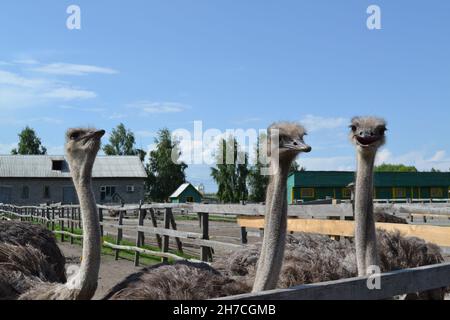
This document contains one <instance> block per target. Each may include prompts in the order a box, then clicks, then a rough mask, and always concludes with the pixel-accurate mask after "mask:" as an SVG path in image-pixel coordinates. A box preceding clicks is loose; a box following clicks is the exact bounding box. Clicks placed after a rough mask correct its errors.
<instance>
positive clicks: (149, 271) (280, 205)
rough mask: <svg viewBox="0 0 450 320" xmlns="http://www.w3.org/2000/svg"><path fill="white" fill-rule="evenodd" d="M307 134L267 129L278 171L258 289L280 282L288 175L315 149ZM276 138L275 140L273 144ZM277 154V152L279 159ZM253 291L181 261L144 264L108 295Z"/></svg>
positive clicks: (203, 295)
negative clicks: (306, 139)
mask: <svg viewBox="0 0 450 320" xmlns="http://www.w3.org/2000/svg"><path fill="white" fill-rule="evenodd" d="M304 134H305V131H304V129H303V128H302V127H300V126H299V125H297V124H292V123H276V124H273V125H272V126H271V127H270V128H269V142H270V147H271V149H270V151H271V152H270V156H271V159H272V162H271V168H270V169H271V171H272V172H273V173H274V174H273V175H272V179H271V183H270V185H269V188H268V193H267V196H268V198H267V200H268V201H267V202H266V208H267V209H266V215H267V219H266V232H265V235H264V240H265V242H264V245H263V250H262V252H261V261H264V263H262V264H261V265H260V267H259V269H258V271H257V272H256V280H255V286H254V287H253V289H254V290H265V289H270V288H271V287H273V286H275V285H276V283H277V281H278V277H279V272H280V269H281V263H282V261H283V260H282V259H283V249H284V242H285V236H286V210H287V202H286V178H287V174H288V170H289V167H290V165H291V162H292V161H293V160H294V158H295V156H296V155H297V154H298V153H300V152H309V151H310V150H311V147H309V146H307V145H305V143H304V142H303V135H304ZM274 139H276V140H274ZM274 141H276V143H272V142H274ZM276 155H279V160H280V161H279V162H278V157H276ZM250 290H251V284H247V283H245V282H242V281H236V280H234V279H232V278H231V277H228V276H226V275H224V274H221V273H220V272H218V271H217V270H215V269H214V268H212V267H210V266H209V265H206V264H204V263H192V262H188V261H183V262H177V263H175V264H173V265H168V264H159V265H156V266H151V267H148V268H144V269H142V270H141V271H140V272H138V273H136V274H133V275H131V276H129V277H127V278H126V279H124V280H123V281H122V282H120V283H119V284H117V285H116V286H115V287H114V288H112V289H111V290H110V292H109V293H108V294H107V295H106V296H105V297H104V299H111V300H180V299H181V300H191V299H211V298H218V297H224V296H230V295H235V294H240V293H247V292H249V291H250Z"/></svg>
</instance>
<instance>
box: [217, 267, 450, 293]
mask: <svg viewBox="0 0 450 320" xmlns="http://www.w3.org/2000/svg"><path fill="white" fill-rule="evenodd" d="M376 277H379V278H378V280H379V284H380V287H379V289H369V287H368V282H370V283H373V281H375V280H376ZM448 286H450V263H442V264H436V265H429V266H424V267H419V268H414V269H404V270H399V271H393V272H387V273H382V274H380V275H372V276H370V278H369V277H360V278H349V279H342V280H337V281H329V282H323V283H314V284H307V285H301V286H296V287H292V288H289V289H278V290H271V291H265V292H258V293H248V294H242V295H237V296H232V297H225V298H222V299H219V300H382V299H390V298H392V297H394V296H398V295H403V294H408V293H415V292H423V291H427V290H432V289H438V288H445V287H448Z"/></svg>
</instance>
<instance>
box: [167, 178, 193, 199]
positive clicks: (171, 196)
mask: <svg viewBox="0 0 450 320" xmlns="http://www.w3.org/2000/svg"><path fill="white" fill-rule="evenodd" d="M189 185H190V183H189V182H188V183H183V184H182V185H181V186H179V187H178V189H177V190H176V191H175V192H174V193H172V194H171V195H170V197H169V198H177V197H179V196H180V194H182V193H183V191H184V190H186V188H187V187H189Z"/></svg>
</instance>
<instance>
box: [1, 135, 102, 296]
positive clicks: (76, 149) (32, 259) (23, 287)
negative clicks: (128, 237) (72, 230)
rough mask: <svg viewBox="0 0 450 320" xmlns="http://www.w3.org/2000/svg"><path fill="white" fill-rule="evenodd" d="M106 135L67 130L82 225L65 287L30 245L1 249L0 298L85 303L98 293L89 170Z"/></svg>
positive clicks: (97, 243) (97, 246)
mask: <svg viewBox="0 0 450 320" xmlns="http://www.w3.org/2000/svg"><path fill="white" fill-rule="evenodd" d="M104 134H105V131H103V130H101V131H94V130H92V129H70V130H69V131H68V132H67V135H66V145H65V150H66V155H67V159H68V162H69V166H70V172H71V174H72V179H73V183H74V185H75V189H76V192H77V195H78V199H79V201H80V210H81V215H82V223H83V226H82V227H83V235H84V237H83V260H82V262H81V266H80V269H79V270H78V271H77V272H76V273H75V274H74V275H73V276H72V277H71V278H69V279H68V281H67V282H66V283H57V282H54V281H52V280H53V278H52V277H54V275H53V274H52V270H51V265H50V264H49V263H48V261H46V259H45V255H44V253H43V251H41V250H39V248H34V247H32V246H30V245H26V246H18V245H11V244H1V245H0V294H11V295H13V294H16V295H17V297H18V299H21V300H87V299H91V298H92V296H93V295H94V293H95V290H96V289H97V281H98V272H99V268H100V250H101V243H100V224H99V221H98V215H97V207H96V202H95V198H94V195H93V192H92V187H91V177H92V167H93V165H94V161H95V157H96V155H97V153H98V150H99V149H100V139H101V137H102V136H103V135H104Z"/></svg>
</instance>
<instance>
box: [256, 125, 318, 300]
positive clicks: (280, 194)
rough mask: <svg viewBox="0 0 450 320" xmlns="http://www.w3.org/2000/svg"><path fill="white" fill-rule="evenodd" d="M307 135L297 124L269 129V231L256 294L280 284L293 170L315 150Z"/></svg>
mask: <svg viewBox="0 0 450 320" xmlns="http://www.w3.org/2000/svg"><path fill="white" fill-rule="evenodd" d="M304 135H305V130H304V129H303V127H301V126H299V125H297V124H291V123H275V124H273V125H272V126H271V127H270V128H269V139H268V142H269V146H270V168H269V170H270V174H271V177H270V181H269V185H268V186H267V194H266V215H265V226H264V230H266V231H265V233H264V239H263V244H262V248H261V256H260V258H259V263H258V269H257V270H258V271H257V273H256V278H255V282H254V285H253V292H258V291H265V290H271V289H274V288H275V287H276V285H277V282H278V278H279V275H280V271H281V267H282V262H283V256H284V247H285V241H286V229H287V191H286V190H287V186H286V184H287V178H288V175H289V169H290V167H291V164H292V162H293V161H294V159H295V157H296V156H297V155H298V154H299V153H300V152H310V151H311V147H310V146H308V145H306V144H305V142H304V141H303V137H304ZM275 139H277V140H278V141H277V142H278V143H274V141H275Z"/></svg>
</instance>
